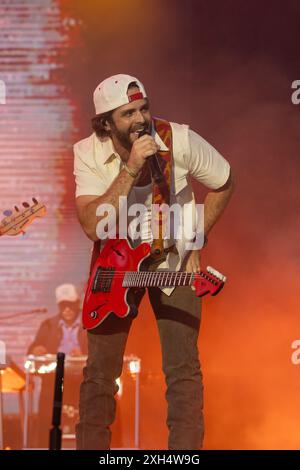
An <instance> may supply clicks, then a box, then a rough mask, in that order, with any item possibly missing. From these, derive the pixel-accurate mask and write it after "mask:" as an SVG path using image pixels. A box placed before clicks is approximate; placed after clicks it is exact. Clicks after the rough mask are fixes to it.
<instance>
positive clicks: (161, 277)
mask: <svg viewBox="0 0 300 470" xmlns="http://www.w3.org/2000/svg"><path fill="white" fill-rule="evenodd" d="M194 276H195V273H188V272H185V271H153V272H151V271H150V272H149V271H145V272H127V273H126V274H125V276H124V281H123V287H174V286H175V287H176V286H190V285H192V283H193V281H194Z"/></svg>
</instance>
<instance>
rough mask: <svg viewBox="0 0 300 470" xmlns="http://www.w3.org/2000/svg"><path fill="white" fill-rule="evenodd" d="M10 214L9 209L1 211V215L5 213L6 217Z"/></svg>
mask: <svg viewBox="0 0 300 470" xmlns="http://www.w3.org/2000/svg"><path fill="white" fill-rule="evenodd" d="M11 214H12V211H11V210H9V209H7V210H6V211H4V212H3V215H5V216H6V217H9V216H10V215H11Z"/></svg>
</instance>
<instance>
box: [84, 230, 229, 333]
mask: <svg viewBox="0 0 300 470" xmlns="http://www.w3.org/2000/svg"><path fill="white" fill-rule="evenodd" d="M149 255H150V245H149V244H148V243H142V244H141V245H139V246H138V247H137V248H135V249H133V248H131V246H130V245H129V243H128V241H127V240H125V239H115V240H108V241H107V242H106V244H105V246H104V248H103V250H102V251H101V253H100V255H99V257H98V258H97V260H96V262H95V265H94V267H93V270H92V273H91V276H90V279H89V282H88V286H87V289H86V293H85V298H84V302H83V326H84V327H85V328H87V329H93V328H95V327H96V326H98V325H99V324H100V323H102V322H103V320H105V318H106V317H107V316H108V315H109V314H110V313H114V314H115V315H117V316H118V317H126V316H127V315H129V314H130V313H133V309H135V308H136V307H135V305H134V302H133V299H132V296H133V293H134V290H135V291H136V290H137V289H138V288H143V287H173V286H194V287H195V294H196V295H197V296H198V297H201V296H203V295H205V294H208V293H210V294H211V295H216V294H217V293H218V292H220V290H221V289H222V287H223V286H224V283H225V281H226V278H225V276H223V275H222V274H220V273H218V271H216V270H215V269H213V268H211V267H209V266H208V267H207V270H206V271H200V272H199V273H188V272H184V271H155V272H153V271H152V272H149V271H142V270H140V269H141V268H142V263H143V262H145V261H146V260H147V258H148V257H149ZM143 264H144V263H143Z"/></svg>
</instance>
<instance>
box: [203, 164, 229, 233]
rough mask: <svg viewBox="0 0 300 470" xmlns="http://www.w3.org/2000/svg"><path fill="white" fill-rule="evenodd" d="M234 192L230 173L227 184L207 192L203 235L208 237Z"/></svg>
mask: <svg viewBox="0 0 300 470" xmlns="http://www.w3.org/2000/svg"><path fill="white" fill-rule="evenodd" d="M233 190H234V181H233V175H232V171H231V170H230V174H229V178H228V180H227V182H226V183H225V184H224V186H222V187H221V188H219V189H216V190H214V191H209V192H208V193H207V195H206V197H205V199H204V235H206V236H207V235H208V233H209V232H210V230H211V229H212V227H213V226H214V225H215V223H216V222H217V220H218V219H219V218H220V217H221V215H222V214H223V212H224V210H225V208H226V206H227V204H228V202H229V200H230V198H231V196H232V193H233Z"/></svg>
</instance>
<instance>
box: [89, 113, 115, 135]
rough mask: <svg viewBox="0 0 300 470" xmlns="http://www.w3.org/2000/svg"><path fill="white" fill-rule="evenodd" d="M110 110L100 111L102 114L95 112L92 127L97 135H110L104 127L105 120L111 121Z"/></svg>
mask: <svg viewBox="0 0 300 470" xmlns="http://www.w3.org/2000/svg"><path fill="white" fill-rule="evenodd" d="M113 112H114V110H112V111H107V113H102V114H97V116H94V117H93V118H92V128H93V130H94V131H95V133H96V136H97V137H100V138H101V137H109V136H110V131H107V130H106V129H105V127H104V126H105V124H106V122H107V121H108V122H110V123H111V122H113V118H112V113H113Z"/></svg>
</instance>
